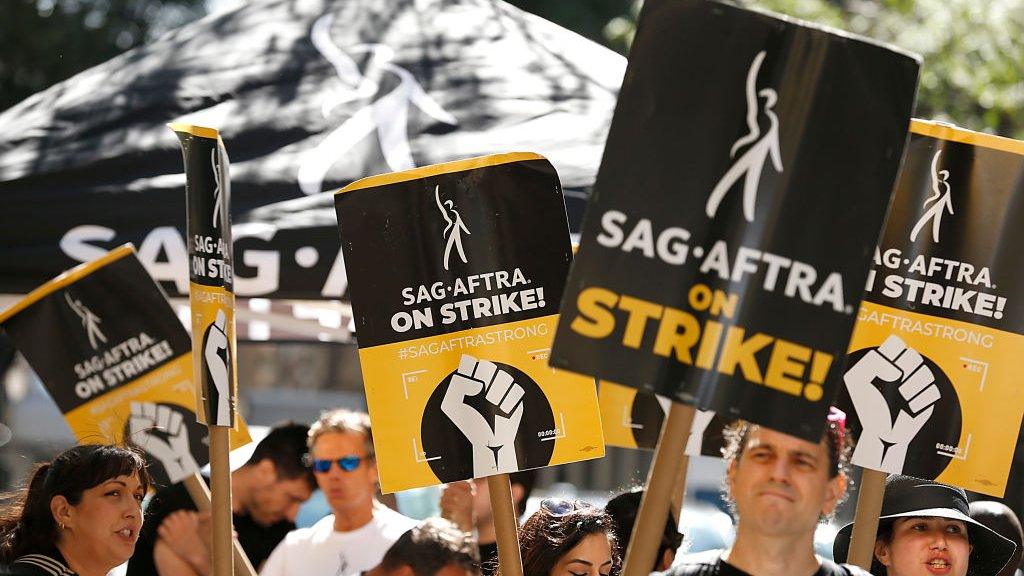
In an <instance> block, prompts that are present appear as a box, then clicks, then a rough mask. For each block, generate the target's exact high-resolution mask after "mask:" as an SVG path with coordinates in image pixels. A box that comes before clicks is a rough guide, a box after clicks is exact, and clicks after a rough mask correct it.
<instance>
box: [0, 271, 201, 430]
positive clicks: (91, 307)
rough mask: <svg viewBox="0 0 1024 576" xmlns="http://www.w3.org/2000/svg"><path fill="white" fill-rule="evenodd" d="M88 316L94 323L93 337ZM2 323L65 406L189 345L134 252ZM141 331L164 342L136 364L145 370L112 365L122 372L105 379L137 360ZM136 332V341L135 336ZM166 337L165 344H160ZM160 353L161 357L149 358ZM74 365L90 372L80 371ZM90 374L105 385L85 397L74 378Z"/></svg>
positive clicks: (120, 382) (115, 384)
mask: <svg viewBox="0 0 1024 576" xmlns="http://www.w3.org/2000/svg"><path fill="white" fill-rule="evenodd" d="M72 306H74V307H72ZM76 310H77V311H76ZM83 315H84V316H85V317H89V318H91V319H89V320H87V319H85V318H84V317H83ZM89 324H92V326H93V338H92V340H90V335H89V332H90V331H89ZM3 328H4V330H6V331H7V333H8V334H10V335H11V338H12V339H13V340H14V345H15V346H16V347H17V348H18V350H19V351H21V353H22V354H24V355H25V358H26V359H27V360H28V363H29V364H30V365H31V366H32V369H33V370H35V371H36V373H37V374H39V378H40V379H41V380H42V382H43V384H44V385H45V386H46V389H47V390H48V391H49V393H50V396H52V397H53V399H54V401H56V403H57V406H58V407H59V408H60V409H61V411H62V412H64V413H67V412H69V411H71V410H73V409H75V408H77V407H78V406H80V405H82V404H84V403H85V402H86V401H88V400H92V399H95V398H96V397H97V396H99V395H100V393H103V392H106V391H108V390H111V389H116V388H118V387H120V386H123V385H124V384H127V383H128V382H131V381H133V380H136V379H138V378H139V377H141V376H143V375H144V374H145V373H148V372H151V371H152V370H154V369H156V368H158V367H159V366H161V365H163V364H165V363H166V362H167V361H169V360H170V359H173V358H177V357H178V356H181V355H182V354H185V353H187V352H188V351H189V350H190V349H191V342H190V340H189V336H188V333H187V332H186V331H185V328H184V327H183V326H182V325H181V321H180V320H178V318H177V316H175V315H174V311H173V310H171V307H170V305H169V304H168V303H167V298H166V297H165V296H164V294H163V292H162V291H161V290H160V287H159V286H157V284H156V282H154V281H153V279H152V278H151V277H150V276H149V274H147V273H146V270H145V268H143V267H142V263H141V262H139V260H138V259H137V258H136V257H135V255H134V254H132V255H129V256H126V257H124V258H121V259H119V260H116V261H114V262H112V263H110V264H107V265H106V266H104V267H102V268H100V269H99V270H96V271H95V272H93V273H91V274H89V275H88V276H85V277H83V278H82V279H80V280H78V281H77V282H75V283H73V284H71V285H69V286H67V287H65V288H63V289H60V290H57V291H55V292H53V293H51V294H48V295H47V296H45V297H44V298H42V299H41V300H39V301H38V302H36V303H34V304H32V305H31V306H29V307H28V308H26V309H25V310H23V311H21V312H19V313H18V314H16V315H14V316H13V317H11V318H10V319H9V320H7V321H6V322H4V324H3ZM141 333H145V335H146V336H148V337H149V338H150V339H151V340H152V341H153V342H152V344H151V346H150V347H152V345H153V344H156V345H158V348H157V349H156V350H153V351H151V352H150V354H149V356H148V357H147V358H145V359H143V360H144V363H137V364H135V366H141V367H142V369H141V370H140V371H139V373H137V374H135V375H134V376H130V377H127V378H121V376H123V375H126V374H129V373H130V372H131V370H132V368H129V369H128V370H127V371H125V370H121V371H120V372H119V373H118V374H116V375H115V374H114V373H111V374H110V376H111V377H116V380H107V379H105V377H104V372H105V371H106V370H107V369H110V368H112V367H113V368H114V370H115V371H117V370H118V368H117V366H118V365H120V364H121V363H122V362H126V361H127V362H131V360H130V359H131V357H132V356H135V355H136V353H137V352H133V350H137V348H135V346H138V345H140V344H141V342H140V341H139V340H138V338H139V335H140V334H141ZM133 338H135V339H136V342H134V343H133V342H131V341H130V340H131V339H133ZM164 341H166V343H167V344H166V346H163V345H160V343H162V342H164ZM94 343H95V344H96V345H97V346H96V347H94V346H93V344H94ZM133 344H134V346H133ZM168 347H169V350H168ZM168 352H169V356H167V354H168ZM165 356H167V357H165ZM155 359H160V360H159V361H158V362H156V363H155V364H153V365H150V362H151V360H155ZM76 365H78V366H79V370H87V371H88V374H87V375H85V374H82V375H81V376H80V375H79V373H78V372H77V371H76V368H75V367H76ZM92 376H98V377H99V378H100V379H101V380H102V381H103V386H102V390H100V393H96V391H95V390H96V389H93V392H92V393H91V395H90V396H89V397H88V398H82V397H81V396H80V395H78V394H76V393H75V385H76V384H77V383H79V382H81V381H83V380H85V379H86V378H88V377H92Z"/></svg>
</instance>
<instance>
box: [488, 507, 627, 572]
mask: <svg viewBox="0 0 1024 576" xmlns="http://www.w3.org/2000/svg"><path fill="white" fill-rule="evenodd" d="M519 547H520V550H521V552H522V555H523V575H524V576H616V575H617V574H618V573H619V567H620V566H619V565H620V557H619V550H618V543H617V542H616V539H615V524H614V521H613V520H612V518H611V516H609V515H608V514H607V513H606V512H605V511H604V510H603V509H601V508H597V507H595V506H593V505H591V504H590V503H588V502H584V501H582V500H575V501H574V500H562V499H558V498H549V499H546V500H543V501H541V504H540V509H538V510H537V511H536V512H534V513H533V515H532V516H530V517H529V519H527V520H526V522H524V523H523V526H522V527H521V528H520V529H519ZM496 576H501V569H500V567H499V569H498V571H497V573H496Z"/></svg>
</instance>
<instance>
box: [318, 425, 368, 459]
mask: <svg viewBox="0 0 1024 576" xmlns="http://www.w3.org/2000/svg"><path fill="white" fill-rule="evenodd" d="M313 452H316V453H318V454H319V453H321V452H323V453H326V452H331V453H338V455H339V456H342V455H348V454H354V455H357V456H363V455H365V453H366V437H365V436H364V435H363V434H362V433H361V432H349V431H345V432H327V433H326V434H323V435H321V436H319V437H318V438H317V439H316V442H315V443H314V444H313Z"/></svg>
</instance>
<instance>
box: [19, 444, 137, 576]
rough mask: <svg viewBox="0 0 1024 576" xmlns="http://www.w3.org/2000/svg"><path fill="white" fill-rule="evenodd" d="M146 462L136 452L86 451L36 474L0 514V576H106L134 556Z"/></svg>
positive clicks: (93, 447)
mask: <svg viewBox="0 0 1024 576" xmlns="http://www.w3.org/2000/svg"><path fill="white" fill-rule="evenodd" d="M149 482H150V479H149V474H148V473H147V471H146V462H145V459H144V458H143V457H142V455H141V454H140V453H139V452H136V451H135V450H134V449H131V448H125V447H121V446H110V445H99V444H85V445H81V446H75V447H73V448H70V449H68V450H65V451H64V452H63V453H61V454H60V455H59V456H57V457H56V458H54V459H53V462H50V463H49V464H41V465H40V466H38V467H37V468H36V469H35V471H34V472H33V473H32V475H31V477H30V480H29V482H28V486H27V487H26V489H25V490H24V492H23V493H22V494H21V496H20V498H18V499H17V500H16V501H15V503H14V504H13V505H10V506H7V505H5V506H4V507H3V510H2V511H0V566H3V567H0V574H7V575H18V576H22V575H24V576H34V575H45V576H74V575H77V576H105V575H106V573H107V572H109V571H110V570H111V569H113V568H115V567H116V566H118V565H120V564H123V563H124V562H126V561H127V560H128V558H130V557H131V555H132V553H133V552H134V551H135V542H136V540H138V537H139V530H140V528H142V499H143V497H144V496H145V494H146V490H147V489H148V487H149Z"/></svg>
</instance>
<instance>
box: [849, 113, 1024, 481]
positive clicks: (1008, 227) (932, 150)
mask: <svg viewBox="0 0 1024 576" xmlns="http://www.w3.org/2000/svg"><path fill="white" fill-rule="evenodd" d="M1022 203H1024V142H1019V141H1015V140H1009V139H1006V138H1000V137H997V136H991V135H988V134H979V133H976V132H970V131H967V130H963V129H959V128H955V127H951V126H948V125H943V124H936V123H930V122H923V121H917V120H915V121H914V122H913V124H912V126H911V135H910V143H909V145H908V148H907V154H906V160H905V161H904V164H903V169H902V171H901V173H900V177H899V180H898V182H897V185H896V191H895V195H894V198H893V205H892V210H891V212H890V215H889V221H888V224H887V225H886V228H885V232H884V234H883V235H882V238H881V241H880V243H879V245H878V248H877V249H876V250H875V252H874V270H873V271H872V272H871V274H870V275H869V276H868V282H867V292H866V293H865V296H864V302H863V304H862V305H861V307H860V312H859V314H858V317H857V325H856V329H855V330H854V333H853V340H852V341H851V343H850V357H849V360H848V362H847V367H846V373H845V377H844V381H845V386H843V387H841V393H840V395H839V397H838V404H839V405H840V407H842V408H843V409H844V410H846V412H847V414H848V416H849V423H850V424H849V425H850V428H851V430H854V431H855V433H857V434H858V436H859V437H858V441H857V447H856V450H855V451H854V454H853V462H854V463H855V464H858V465H860V466H863V467H865V468H872V469H875V470H880V471H884V472H889V473H897V472H902V473H903V474H908V475H911V476H916V477H919V478H927V479H935V480H938V481H940V482H944V483H947V484H953V485H956V486H961V487H963V488H966V489H968V490H973V491H975V492H982V493H985V494H991V495H993V496H1002V495H1003V493H1004V491H1005V489H1006V482H1007V477H1008V475H1009V470H1010V465H1011V462H1012V460H1013V453H1014V449H1015V448H1016V445H1017V436H1018V430H1019V429H1020V423H1021V417H1022V414H1024V390H1022V389H1021V387H1020V385H1019V381H1020V375H1019V372H1020V369H1019V367H1020V359H1021V357H1024V305H1022V303H1021V301H1020V299H1019V298H1017V297H1016V294H1017V293H1018V292H1020V291H1021V290H1024V259H1022V257H1021V253H1020V246H1022V245H1024V208H1022V205H1024V204H1022Z"/></svg>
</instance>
